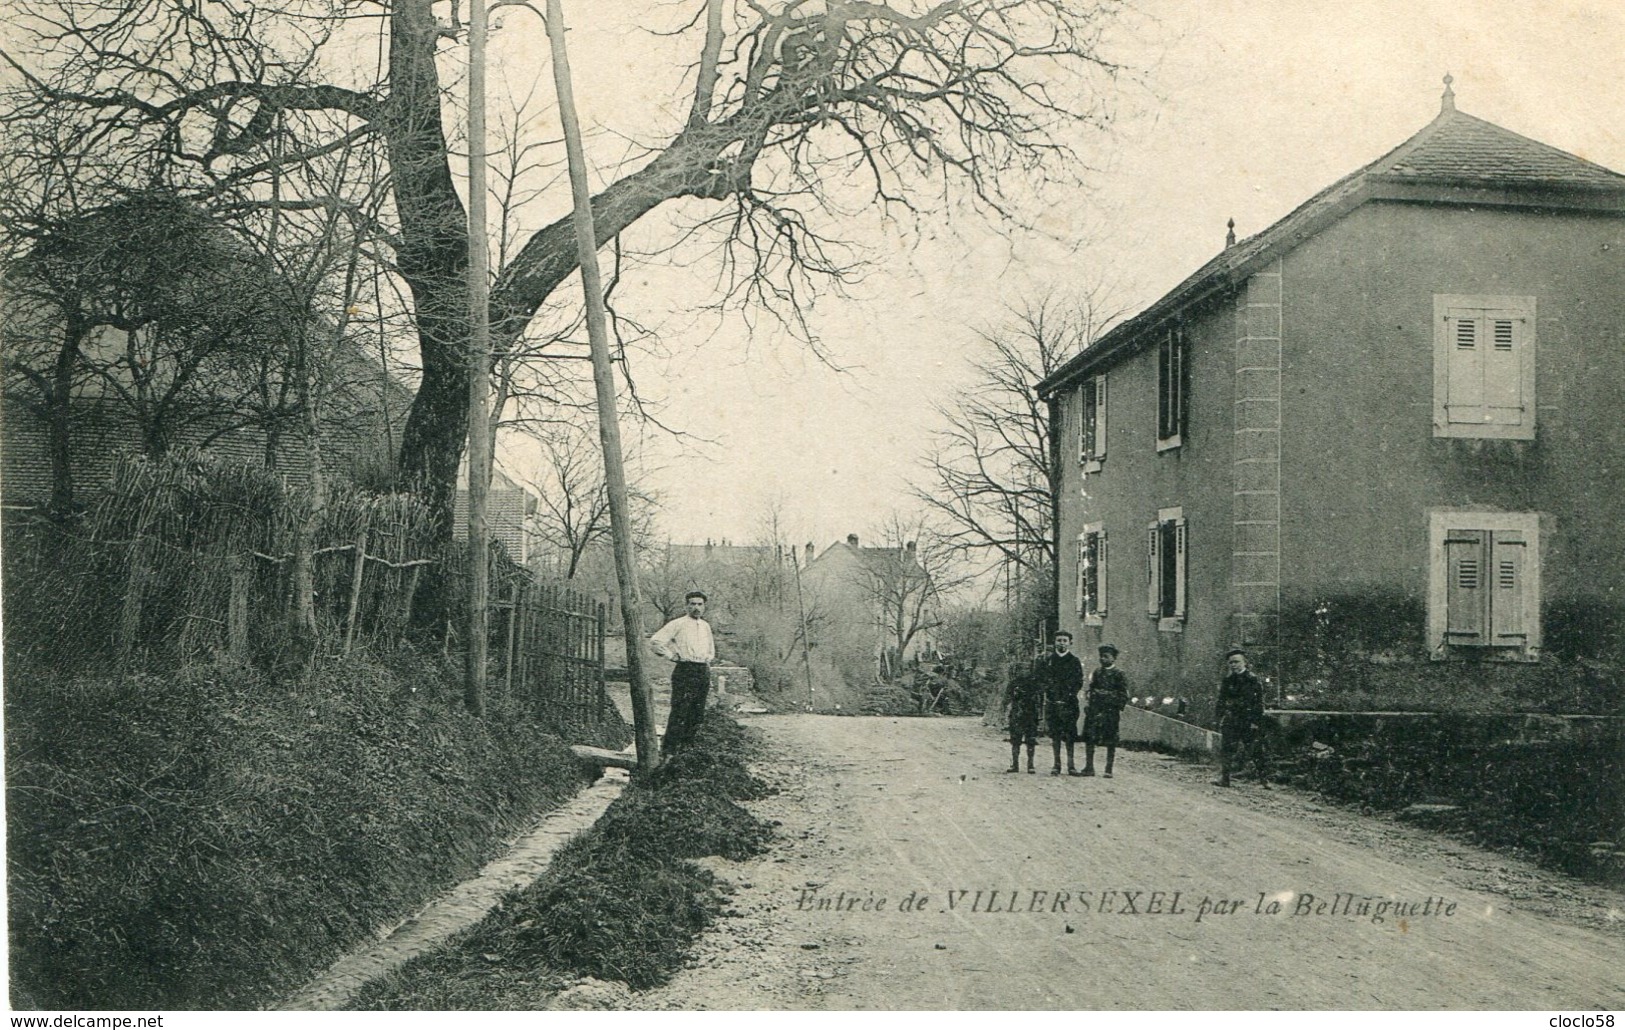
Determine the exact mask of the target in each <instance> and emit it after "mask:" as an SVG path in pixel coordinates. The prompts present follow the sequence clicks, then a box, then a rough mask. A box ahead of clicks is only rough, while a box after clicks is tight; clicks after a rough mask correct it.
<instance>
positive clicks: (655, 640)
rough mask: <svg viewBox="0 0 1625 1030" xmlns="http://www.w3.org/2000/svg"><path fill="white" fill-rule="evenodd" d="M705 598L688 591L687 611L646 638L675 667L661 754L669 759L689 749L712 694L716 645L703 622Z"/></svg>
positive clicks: (685, 604)
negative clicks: (669, 710) (682, 750)
mask: <svg viewBox="0 0 1625 1030" xmlns="http://www.w3.org/2000/svg"><path fill="white" fill-rule="evenodd" d="M705 600H706V598H705V594H704V593H702V592H701V591H698V590H691V591H689V592H688V594H687V595H686V596H685V597H684V598H683V604H684V606H685V607H686V608H687V609H688V611H687V612H686V613H685V614H683V615H679V616H678V617H677V618H675V619H673V620H671V621H670V622H668V623H666V624H665V625H664V626H662V627H660V628H659V629H658V630H656V631H655V634H654V636H652V637H650V638H649V645H650V646H651V647H652V648H654V652H655V654H658V655H659V656H660V657H662V658H667V659H670V660H671V661H673V662H676V663H677V664H676V665H674V666H672V671H671V715H669V716H667V718H666V738H665V740H663V741H661V743H660V753H661V755H662V756H664V757H667V758H669V757H671V756H672V755H674V754H676V753H677V752H678V751H679V750H681V749H682V748H684V747H686V746H688V744H690V743H691V742H692V741H693V739H694V734H695V733H697V732H698V731H699V728H700V722H701V721H702V720H703V719H704V718H705V698H706V695H707V694H708V693H710V690H711V663H712V662H714V661H716V657H717V645H716V641H715V640H713V639H712V637H711V624H710V623H709V622H706V621H705Z"/></svg>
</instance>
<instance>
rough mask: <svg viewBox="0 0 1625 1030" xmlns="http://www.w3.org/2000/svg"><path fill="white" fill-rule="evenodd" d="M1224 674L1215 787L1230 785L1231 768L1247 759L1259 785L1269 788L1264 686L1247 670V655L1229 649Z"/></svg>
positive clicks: (1237, 650) (1220, 700) (1226, 654)
mask: <svg viewBox="0 0 1625 1030" xmlns="http://www.w3.org/2000/svg"><path fill="white" fill-rule="evenodd" d="M1224 663H1225V674H1224V679H1223V680H1221V681H1220V683H1219V733H1220V734H1221V735H1222V738H1223V739H1222V740H1220V742H1219V779H1218V781H1217V783H1216V786H1220V787H1228V786H1230V771H1231V769H1232V768H1236V770H1237V771H1238V772H1239V771H1240V766H1241V765H1242V764H1244V763H1245V762H1246V761H1247V759H1248V758H1251V759H1252V762H1253V767H1254V769H1255V770H1256V771H1257V773H1258V782H1259V784H1260V785H1262V786H1263V787H1264V788H1265V789H1266V790H1267V789H1268V788H1269V780H1268V778H1267V776H1268V774H1267V771H1266V770H1265V768H1264V685H1263V684H1262V683H1260V682H1259V681H1258V677H1257V676H1255V675H1253V672H1252V670H1251V669H1249V668H1247V652H1246V651H1243V650H1242V649H1241V648H1239V647H1235V648H1231V649H1230V650H1229V651H1228V652H1226V653H1225V656H1224Z"/></svg>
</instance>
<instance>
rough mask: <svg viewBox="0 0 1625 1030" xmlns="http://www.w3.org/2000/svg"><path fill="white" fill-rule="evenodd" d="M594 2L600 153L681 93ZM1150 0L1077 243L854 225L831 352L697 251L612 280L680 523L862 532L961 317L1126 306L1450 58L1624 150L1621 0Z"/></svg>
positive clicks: (1057, 217) (584, 7)
mask: <svg viewBox="0 0 1625 1030" xmlns="http://www.w3.org/2000/svg"><path fill="white" fill-rule="evenodd" d="M609 6H611V5H591V4H586V3H582V2H580V0H577V2H575V3H573V4H567V10H568V11H569V13H570V17H571V24H572V27H573V32H572V35H571V45H572V47H574V48H575V49H574V51H573V53H572V64H573V70H574V73H575V79H576V88H577V90H578V93H579V103H580V105H581V108H582V114H583V118H584V120H585V121H586V122H587V123H588V124H589V125H596V126H598V127H599V128H600V129H601V130H608V131H607V132H603V133H601V134H600V135H599V137H598V141H597V146H596V153H595V155H590V157H591V158H592V159H593V160H595V161H598V162H601V163H602V162H608V161H610V160H613V159H614V156H613V151H612V149H611V148H610V147H609V146H606V141H607V142H613V136H612V135H611V134H613V133H628V134H636V133H638V132H639V131H647V126H648V125H649V124H651V123H650V122H649V121H648V112H649V111H651V110H657V111H658V110H660V109H661V108H662V107H664V108H665V109H666V111H667V112H668V115H667V116H668V117H670V115H669V112H670V110H671V106H670V105H671V104H674V103H680V99H681V98H675V99H674V94H673V92H672V90H673V88H674V87H673V85H672V84H671V83H669V82H662V81H660V80H659V78H658V76H651V75H649V74H648V68H649V67H650V66H649V64H648V63H647V62H646V61H637V62H634V61H633V60H632V58H631V57H630V56H627V55H628V54H630V53H632V52H634V51H635V50H636V49H637V48H636V47H633V46H632V45H631V44H629V42H628V38H629V37H628V36H627V35H626V31H627V25H626V24H625V22H624V21H622V22H620V23H619V24H616V23H613V22H611V21H610V20H609V19H612V18H617V17H619V18H623V19H634V20H635V19H637V18H639V17H643V18H647V19H655V18H661V17H662V16H661V15H659V14H658V13H656V12H658V11H659V10H660V9H662V5H661V4H659V3H657V2H651V3H647V4H633V3H632V2H631V0H628V2H627V3H625V4H624V5H620V4H617V5H613V6H614V7H615V8H616V13H615V14H610V13H606V11H605V8H607V7H609ZM1140 6H1141V10H1142V11H1144V12H1146V13H1148V14H1150V15H1151V16H1152V17H1153V18H1154V19H1155V22H1156V24H1155V25H1152V26H1150V27H1148V28H1147V29H1146V30H1145V31H1144V32H1143V35H1142V38H1143V39H1145V40H1147V41H1148V42H1144V43H1141V44H1139V45H1137V48H1136V50H1134V51H1132V52H1129V51H1125V52H1123V53H1122V55H1121V56H1123V57H1124V58H1125V59H1126V60H1127V61H1128V62H1129V63H1131V64H1134V63H1138V64H1140V65H1141V66H1142V67H1147V68H1150V69H1151V70H1150V72H1149V75H1148V77H1147V83H1146V88H1143V89H1141V88H1134V87H1130V88H1128V89H1127V90H1126V91H1125V94H1124V96H1123V97H1122V98H1121V103H1120V105H1119V113H1120V118H1119V129H1118V131H1117V133H1116V134H1115V136H1113V137H1112V138H1111V139H1109V140H1107V141H1105V144H1106V148H1104V149H1103V148H1099V147H1095V148H1094V149H1092V150H1091V153H1090V154H1089V157H1090V158H1091V161H1090V163H1091V164H1093V165H1098V166H1099V167H1100V171H1099V172H1098V173H1097V174H1095V175H1093V176H1092V180H1091V181H1092V182H1093V183H1094V186H1095V188H1094V189H1093V190H1092V191H1090V192H1088V193H1085V192H1082V191H1075V190H1074V191H1069V192H1067V193H1064V194H1062V193H1057V194H1054V195H1048V196H1044V197H1041V198H1037V200H1038V201H1039V203H1040V204H1041V205H1042V207H1043V208H1044V210H1046V211H1047V212H1048V213H1047V214H1046V216H1045V222H1044V226H1045V228H1046V229H1049V230H1051V231H1052V232H1057V233H1059V234H1060V235H1062V236H1064V237H1068V238H1070V239H1073V240H1074V241H1081V240H1082V239H1083V238H1085V237H1087V238H1089V239H1092V240H1093V241H1094V242H1092V243H1090V244H1089V245H1088V246H1087V247H1083V248H1076V247H1072V246H1067V245H1062V244H1059V243H1057V242H1055V241H1054V240H1048V239H1043V238H1038V237H1035V236H1028V237H1021V238H1018V239H1016V240H1015V241H1013V242H1007V241H1006V240H1005V239H1003V238H1002V237H1001V236H1000V235H999V234H997V233H995V232H993V231H992V230H991V229H990V228H989V227H987V226H985V225H982V224H979V223H976V222H973V221H967V220H965V219H963V218H956V220H955V224H954V225H952V226H950V225H947V224H944V223H941V222H932V223H926V224H922V225H921V226H919V227H918V232H917V233H913V232H911V231H909V230H906V229H903V228H898V229H896V230H895V231H892V232H890V233H886V232H883V231H877V230H876V229H875V228H874V227H873V226H871V225H868V224H864V225H863V226H862V230H861V231H862V233H863V238H862V239H861V240H860V242H863V243H865V244H866V245H867V246H868V247H869V250H868V253H867V255H866V256H867V257H868V258H869V259H870V262H871V266H870V270H869V272H868V275H867V277H866V279H865V280H864V281H863V282H862V283H861V284H859V286H858V287H857V288H855V289H854V290H853V291H852V295H851V296H850V297H849V298H844V299H843V298H840V297H834V296H830V297H825V298H823V299H821V300H820V302H819V303H818V305H817V306H816V308H815V309H814V311H813V315H812V319H813V322H814V325H815V328H816V331H817V332H818V335H819V336H820V338H821V340H822V343H823V344H824V346H825V347H826V348H827V350H828V351H829V352H830V354H831V356H832V358H833V359H834V361H835V362H836V363H838V364H840V365H842V366H845V367H846V368H847V371H845V372H836V371H833V370H831V369H829V368H827V367H826V366H824V365H822V364H820V363H819V362H818V361H817V360H816V359H814V358H812V357H811V356H810V355H808V354H806V353H804V352H803V351H801V350H800V349H798V348H797V346H796V345H795V344H794V343H793V342H790V341H789V340H787V339H785V338H783V337H782V336H776V335H775V334H774V333H772V332H771V331H766V330H765V329H764V330H763V331H759V332H757V333H755V334H754V335H753V334H752V333H751V331H750V329H749V327H748V326H747V325H746V323H745V320H744V319H743V318H742V317H739V316H738V315H733V316H729V317H726V318H724V319H723V320H722V321H721V323H720V324H718V323H717V322H716V321H715V320H706V319H703V318H701V319H696V318H694V317H693V316H692V315H689V314H686V313H684V312H683V311H682V309H683V307H684V305H685V303H686V301H685V299H684V298H687V297H692V296H705V295H706V292H707V291H708V290H709V288H710V286H711V285H712V281H713V278H714V276H715V271H714V268H711V267H707V266H706V265H704V264H703V263H702V264H696V265H692V266H690V267H688V268H685V269H677V270H673V269H661V270H657V271H655V272H652V273H650V274H649V275H647V276H644V277H635V278H634V279H633V280H632V281H629V282H628V283H627V284H626V286H625V287H624V290H625V292H624V294H622V298H621V299H622V300H623V302H624V303H626V304H627V305H628V306H629V307H632V308H635V309H636V313H637V314H638V315H639V317H640V318H644V319H646V320H650V321H653V322H655V323H658V324H659V326H660V328H661V331H662V335H663V340H662V343H663V346H664V348H665V349H666V350H668V351H669V352H670V354H671V358H670V360H662V359H660V358H656V357H649V358H642V359H640V360H639V363H638V364H637V365H636V366H635V369H634V371H635V372H636V374H637V377H638V380H639V385H640V388H642V389H643V391H644V392H645V393H646V394H647V395H649V396H651V397H652V398H654V399H656V400H659V401H660V402H661V403H662V405H663V414H662V417H663V419H664V421H665V422H666V423H667V424H668V425H671V426H674V427H676V428H680V429H684V430H687V431H690V432H691V433H693V434H695V436H697V437H704V438H706V441H708V442H702V441H693V442H688V443H684V444H679V443H677V442H675V441H672V440H670V439H657V440H655V441H654V442H652V443H651V444H650V446H649V450H650V452H651V454H652V455H653V456H654V459H655V461H656V463H658V464H661V465H663V466H664V467H663V469H662V470H661V471H659V472H657V473H656V474H654V475H653V476H652V477H651V478H652V481H653V485H654V486H655V487H656V488H657V489H659V490H660V491H661V492H662V493H663V495H664V501H665V511H664V515H663V520H662V523H663V527H664V529H665V531H666V532H667V533H668V534H669V536H670V537H671V539H673V540H676V541H680V542H681V541H703V540H705V539H707V538H712V539H722V538H727V539H730V540H732V541H734V542H739V543H743V542H751V541H753V540H755V539H757V538H758V537H759V535H760V531H759V529H758V528H757V527H758V526H759V523H760V518H761V513H762V512H763V511H764V509H765V507H766V505H767V504H768V503H769V502H770V501H771V500H773V499H775V498H777V499H779V500H780V501H781V502H782V504H783V506H784V511H785V514H786V516H787V518H786V521H787V523H788V529H789V536H790V538H791V539H792V540H813V541H815V542H817V544H818V545H819V547H820V548H822V547H823V546H825V545H827V544H828V543H830V542H832V541H834V540H837V539H840V538H842V537H844V536H845V535H846V534H847V533H849V532H857V533H860V534H861V533H867V534H868V535H870V536H873V535H874V534H875V532H876V529H877V527H878V525H879V523H880V522H881V521H882V520H883V518H884V516H885V514H886V513H887V512H888V511H890V510H893V509H896V508H900V507H907V506H908V504H909V501H908V498H907V487H906V484H907V483H908V481H909V480H911V479H918V478H920V473H919V471H918V462H919V460H920V457H921V456H922V455H923V454H924V453H925V451H926V449H927V445H928V441H929V437H930V433H931V430H932V428H933V427H934V426H936V425H937V421H936V418H937V417H936V416H935V414H934V413H933V404H934V403H937V402H940V401H943V400H945V399H949V398H951V396H952V395H953V393H954V392H955V390H956V388H957V387H958V385H959V384H961V383H963V382H964V380H965V368H964V365H965V361H966V359H967V357H968V356H969V355H971V354H972V353H973V352H974V348H975V335H974V329H975V328H976V327H978V326H984V325H988V324H990V323H996V322H998V321H999V316H1000V312H1001V310H1002V309H1003V308H1004V307H1005V306H1006V305H1010V304H1018V303H1020V301H1021V300H1022V298H1024V297H1032V296H1037V295H1040V294H1042V293H1044V292H1046V291H1049V290H1053V291H1055V292H1056V293H1057V294H1059V295H1061V296H1065V295H1066V294H1067V293H1068V291H1069V290H1071V289H1073V288H1074V287H1073V286H1072V285H1070V284H1076V283H1088V282H1092V281H1106V282H1108V283H1109V284H1111V285H1113V286H1114V287H1115V289H1116V291H1117V295H1118V298H1119V299H1120V301H1121V302H1122V303H1124V304H1126V305H1128V307H1129V310H1130V312H1131V313H1132V311H1133V310H1137V309H1138V308H1140V307H1142V306H1144V305H1145V304H1146V303H1149V302H1150V301H1152V300H1154V299H1156V297H1158V296H1160V295H1161V293H1163V292H1164V291H1166V290H1167V289H1169V288H1171V287H1172V286H1173V285H1174V284H1175V283H1177V282H1178V281H1179V280H1180V279H1182V278H1184V277H1185V276H1186V275H1187V274H1189V273H1190V272H1191V271H1193V270H1194V269H1195V268H1196V267H1197V266H1198V265H1200V264H1201V263H1202V262H1204V261H1206V260H1207V259H1208V258H1209V257H1211V256H1212V255H1213V254H1214V253H1216V252H1217V251H1218V250H1219V249H1220V248H1221V246H1222V245H1223V241H1224V233H1225V220H1226V219H1227V218H1232V217H1233V218H1235V220H1236V231H1237V234H1238V236H1243V237H1245V236H1247V235H1250V234H1252V233H1255V232H1258V231H1259V230H1261V229H1263V228H1265V227H1266V226H1267V225H1269V224H1270V223H1271V222H1272V221H1274V220H1276V219H1278V218H1280V217H1281V216H1282V215H1284V214H1286V213H1287V212H1288V211H1290V210H1291V209H1292V208H1293V207H1295V206H1296V205H1298V204H1299V203H1301V202H1302V201H1303V200H1305V199H1306V198H1308V197H1309V196H1310V195H1311V194H1313V193H1314V192H1316V191H1317V190H1319V189H1321V188H1322V187H1324V186H1326V185H1329V184H1330V183H1331V182H1333V181H1334V180H1336V179H1337V178H1339V177H1341V176H1343V175H1344V174H1346V173H1348V172H1350V171H1353V170H1354V169H1355V168H1357V167H1359V166H1360V165H1362V164H1365V163H1366V162H1369V161H1371V160H1372V159H1374V158H1376V157H1378V156H1380V155H1381V154H1382V153H1384V152H1385V151H1387V150H1388V149H1390V148H1392V147H1393V146H1395V145H1397V144H1398V143H1400V142H1402V141H1403V140H1404V139H1406V138H1407V137H1409V136H1410V135H1411V134H1412V133H1414V132H1416V131H1417V130H1418V129H1420V128H1421V127H1422V126H1423V125H1425V124H1426V123H1427V122H1428V121H1429V120H1431V119H1432V118H1433V116H1434V115H1435V114H1436V113H1437V112H1438V108H1439V95H1440V93H1441V91H1442V89H1443V84H1442V77H1443V75H1444V73H1445V72H1446V71H1448V72H1450V73H1451V74H1452V75H1453V76H1454V78H1455V91H1456V96H1457V105H1458V107H1459V108H1460V109H1461V110H1463V111H1465V112H1466V113H1468V114H1472V115H1476V116H1478V117H1481V118H1484V119H1487V120H1489V121H1492V122H1495V123H1497V124H1499V125H1502V126H1505V127H1506V128H1508V129H1511V130H1513V131H1516V132H1520V133H1523V134H1524V135H1527V136H1531V137H1533V138H1535V139H1538V140H1541V141H1542V142H1545V143H1549V144H1551V145H1553V146H1557V147H1560V148H1562V149H1564V150H1568V151H1570V152H1572V153H1576V154H1579V155H1581V156H1583V157H1586V158H1588V159H1590V160H1593V161H1596V162H1598V163H1601V164H1603V165H1606V166H1608V167H1611V168H1613V169H1615V170H1621V171H1625V88H1622V87H1621V85H1620V77H1619V61H1620V57H1621V55H1622V54H1625V4H1621V3H1619V2H1617V0H1562V2H1544V3H1539V4H1535V3H1510V2H1505V0H1292V2H1285V0H1271V2H1261V0H1254V2H1244V0H1202V2H1180V3H1172V2H1164V3H1156V2H1145V3H1142V4H1141V5H1140ZM645 9H646V10H645ZM666 10H668V11H669V8H666ZM668 16H669V15H668ZM518 28H519V26H518V25H517V24H516V25H513V26H510V27H509V28H508V29H507V30H505V33H504V34H505V35H508V36H510V37H511V38H512V39H513V40H514V41H513V42H511V43H510V44H509V45H510V46H515V47H520V51H518V52H516V53H515V54H513V55H510V56H509V58H508V59H507V61H506V63H505V65H504V72H505V73H506V74H507V75H508V76H509V78H510V81H523V80H524V79H525V77H526V75H527V74H528V73H532V72H533V71H534V72H539V73H540V74H542V75H544V76H545V75H546V74H547V71H546V67H545V65H544V64H542V63H541V62H540V61H539V60H538V61H536V62H535V63H534V64H531V63H530V62H529V61H528V60H527V59H526V57H525V56H524V54H523V52H522V50H523V47H524V46H525V45H532V44H534V41H535V40H537V39H539V38H540V33H539V30H532V29H531V28H530V27H529V26H526V27H525V28H524V31H523V33H522V36H523V37H525V38H528V39H529V40H530V41H531V44H522V43H520V42H518V40H519V38H521V34H520V33H519V32H516V31H515V30H517V29H518ZM538 49H539V48H538ZM539 56H540V55H538V57H539ZM547 81H548V80H546V79H545V78H544V79H543V82H544V83H546V82H547ZM543 95H544V96H548V97H550V88H549V89H548V91H547V92H545V93H544V94H543ZM639 118H641V119H642V120H641V122H638V123H637V124H633V123H634V122H635V121H637V119H639ZM1091 145H1092V146H1093V144H1091ZM600 167H602V164H600ZM1086 227H1094V228H1092V229H1086ZM905 239H907V240H908V241H909V242H910V243H912V246H909V245H905V243H904V242H903V241H904V240H905ZM571 288H572V289H579V287H578V286H576V285H575V284H574V283H573V282H572V284H571ZM665 315H670V316H671V317H669V318H666V317H662V316H665ZM582 368H583V371H585V366H582Z"/></svg>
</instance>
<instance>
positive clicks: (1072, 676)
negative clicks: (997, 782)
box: [1005, 630, 1128, 777]
mask: <svg viewBox="0 0 1625 1030" xmlns="http://www.w3.org/2000/svg"><path fill="white" fill-rule="evenodd" d="M1116 664H1117V648H1115V647H1113V646H1112V645H1110V644H1101V645H1100V666H1099V667H1098V668H1096V669H1095V670H1094V671H1092V672H1091V673H1090V674H1089V678H1088V681H1087V683H1085V680H1084V675H1083V662H1082V661H1081V660H1080V659H1079V658H1078V656H1077V655H1075V654H1073V653H1072V634H1070V633H1068V632H1067V631H1066V630H1062V631H1060V632H1059V633H1057V634H1055V651H1054V653H1053V654H1048V655H1045V656H1044V657H1043V658H1040V659H1039V660H1038V661H1037V662H1036V663H1034V665H1033V667H1032V668H1031V669H1030V670H1026V671H1024V672H1021V673H1018V674H1016V675H1013V676H1011V677H1010V685H1009V687H1008V688H1007V690H1006V692H1005V705H1006V707H1007V708H1008V709H1009V716H1010V721H1009V729H1010V768H1009V769H1007V770H1005V771H1006V772H1020V771H1021V746H1022V745H1023V744H1025V745H1027V771H1028V772H1030V773H1031V772H1037V771H1038V770H1037V769H1036V768H1035V767H1034V765H1033V752H1034V751H1035V750H1036V749H1037V746H1038V727H1039V726H1040V724H1042V725H1044V726H1045V727H1046V728H1047V729H1048V731H1049V738H1050V746H1051V748H1052V749H1053V750H1054V753H1055V764H1054V766H1053V767H1052V768H1051V769H1050V771H1049V774H1050V775H1051V776H1059V775H1061V746H1062V745H1063V744H1064V745H1065V746H1066V772H1067V775H1068V776H1093V775H1095V745H1096V744H1103V745H1105V747H1106V768H1105V771H1104V775H1105V776H1107V777H1110V776H1111V774H1112V761H1113V759H1114V758H1116V757H1117V724H1118V719H1119V716H1120V715H1121V714H1122V711H1123V708H1124V706H1126V705H1127V704H1128V678H1127V677H1126V676H1124V675H1123V670H1121V669H1119V668H1116ZM1080 695H1082V698H1081V713H1080ZM1080 714H1081V715H1082V716H1083V720H1082V721H1083V726H1082V728H1081V729H1082V732H1081V733H1080V732H1079V729H1080V728H1079V726H1078V722H1079V719H1078V717H1079V715H1080ZM1079 740H1082V741H1083V747H1084V751H1083V768H1082V769H1081V770H1080V769H1079V768H1078V767H1077V764H1076V760H1075V758H1074V747H1075V745H1076V744H1077V742H1078V741H1079Z"/></svg>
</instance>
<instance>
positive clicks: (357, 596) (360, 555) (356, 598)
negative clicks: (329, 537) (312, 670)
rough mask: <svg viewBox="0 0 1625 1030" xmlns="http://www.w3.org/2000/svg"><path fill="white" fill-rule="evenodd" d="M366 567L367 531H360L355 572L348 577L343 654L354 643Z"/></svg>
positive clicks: (356, 545)
mask: <svg viewBox="0 0 1625 1030" xmlns="http://www.w3.org/2000/svg"><path fill="white" fill-rule="evenodd" d="M366 567H367V531H366V530H365V529H363V530H362V531H361V537H360V539H358V540H357V541H356V542H355V572H354V573H353V574H352V575H351V576H350V613H349V616H348V617H347V618H346V619H345V629H344V653H345V654H349V653H350V645H351V644H352V643H354V642H355V619H356V612H357V611H358V610H359V609H360V607H361V574H362V573H363V572H365V571H366Z"/></svg>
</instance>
